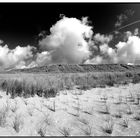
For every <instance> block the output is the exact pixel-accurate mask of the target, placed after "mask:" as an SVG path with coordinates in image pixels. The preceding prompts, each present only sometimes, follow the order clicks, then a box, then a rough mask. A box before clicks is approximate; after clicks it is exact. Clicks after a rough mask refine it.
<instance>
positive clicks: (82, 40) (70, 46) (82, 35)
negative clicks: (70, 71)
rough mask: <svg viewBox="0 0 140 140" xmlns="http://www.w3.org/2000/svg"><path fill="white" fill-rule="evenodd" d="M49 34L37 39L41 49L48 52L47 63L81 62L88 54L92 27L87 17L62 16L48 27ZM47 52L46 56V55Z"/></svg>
mask: <svg viewBox="0 0 140 140" xmlns="http://www.w3.org/2000/svg"><path fill="white" fill-rule="evenodd" d="M50 32H51V34H50V35H48V36H46V37H45V38H44V39H42V40H40V41H39V45H40V48H41V50H42V51H47V52H48V53H49V58H47V57H46V58H47V59H46V58H44V57H45V55H44V54H43V59H45V60H46V63H47V60H49V61H48V63H71V64H74V63H82V62H83V61H84V60H86V59H87V58H88V57H89V55H90V51H89V42H90V40H91V38H92V34H93V31H92V27H91V26H89V25H88V19H87V17H85V18H82V19H81V20H79V19H76V18H68V17H63V18H62V19H60V20H59V21H57V23H56V24H55V25H53V26H52V27H51V29H50ZM48 53H47V56H48Z"/></svg>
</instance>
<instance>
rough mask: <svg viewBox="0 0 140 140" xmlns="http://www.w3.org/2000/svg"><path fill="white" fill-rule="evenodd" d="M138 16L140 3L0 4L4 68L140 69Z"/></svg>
mask: <svg viewBox="0 0 140 140" xmlns="http://www.w3.org/2000/svg"><path fill="white" fill-rule="evenodd" d="M139 13H140V3H0V21H1V22H0V40H1V41H0V68H26V67H28V68H30V67H34V66H42V65H46V64H54V63H67V64H77V63H78V64H79V63H85V64H89V63H90V64H102V63H103V64H104V63H105V64H106V63H126V64H133V63H135V62H136V61H137V64H140V46H139V44H140V37H139V28H140V22H139V20H140V14H139ZM135 60H136V61H135Z"/></svg>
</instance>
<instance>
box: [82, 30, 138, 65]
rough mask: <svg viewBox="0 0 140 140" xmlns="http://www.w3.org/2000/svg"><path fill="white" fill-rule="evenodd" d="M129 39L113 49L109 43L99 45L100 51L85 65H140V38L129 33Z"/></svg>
mask: <svg viewBox="0 0 140 140" xmlns="http://www.w3.org/2000/svg"><path fill="white" fill-rule="evenodd" d="M127 33H128V34H129V35H128V39H127V40H125V41H123V42H122V41H120V42H118V43H117V44H116V45H115V48H111V47H110V46H109V45H108V44H107V43H104V44H102V45H99V46H98V47H99V48H100V51H99V52H98V54H96V55H94V54H93V57H92V58H91V59H88V60H87V61H86V62H85V63H92V64H108V63H109V64H110V63H117V64H118V63H125V64H129V63H131V64H140V37H139V36H135V35H133V34H132V33H131V34H130V32H127Z"/></svg>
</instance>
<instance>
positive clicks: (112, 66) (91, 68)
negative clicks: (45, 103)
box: [7, 64, 140, 73]
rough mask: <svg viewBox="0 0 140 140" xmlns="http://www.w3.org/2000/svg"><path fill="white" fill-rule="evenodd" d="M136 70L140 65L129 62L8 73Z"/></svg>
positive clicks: (43, 67) (33, 69)
mask: <svg viewBox="0 0 140 140" xmlns="http://www.w3.org/2000/svg"><path fill="white" fill-rule="evenodd" d="M126 71H135V72H140V65H127V64H101V65H92V64H77V65H76V64H75V65H72V64H51V65H47V66H42V67H34V68H30V69H29V68H28V69H13V70H8V71H7V73H15V72H25V73H33V72H34V73H36V72H37V73H38V72H40V73H41V72H43V73H44V72H45V73H79V72H82V73H84V72H126Z"/></svg>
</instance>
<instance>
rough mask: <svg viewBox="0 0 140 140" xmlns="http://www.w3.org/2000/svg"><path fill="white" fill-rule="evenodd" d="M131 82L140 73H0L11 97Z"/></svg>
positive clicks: (139, 77) (1, 85)
mask: <svg viewBox="0 0 140 140" xmlns="http://www.w3.org/2000/svg"><path fill="white" fill-rule="evenodd" d="M136 77H137V78H136ZM135 78H136V79H135ZM131 82H134V83H137V82H140V74H139V73H136V72H94V73H93V72H90V73H67V74H65V73H49V74H43V73H34V74H33V73H17V74H15V73H14V74H12V73H7V74H0V88H1V89H2V90H4V91H6V93H7V94H10V95H11V97H12V98H14V97H17V96H20V97H21V96H22V97H25V98H27V97H31V96H34V95H38V96H40V97H46V98H49V97H55V96H56V95H57V93H58V92H59V91H60V90H66V89H67V90H70V89H74V88H75V87H76V88H78V89H81V90H87V89H91V88H96V87H105V86H115V85H116V86H117V85H120V84H121V85H122V84H128V83H131Z"/></svg>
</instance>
